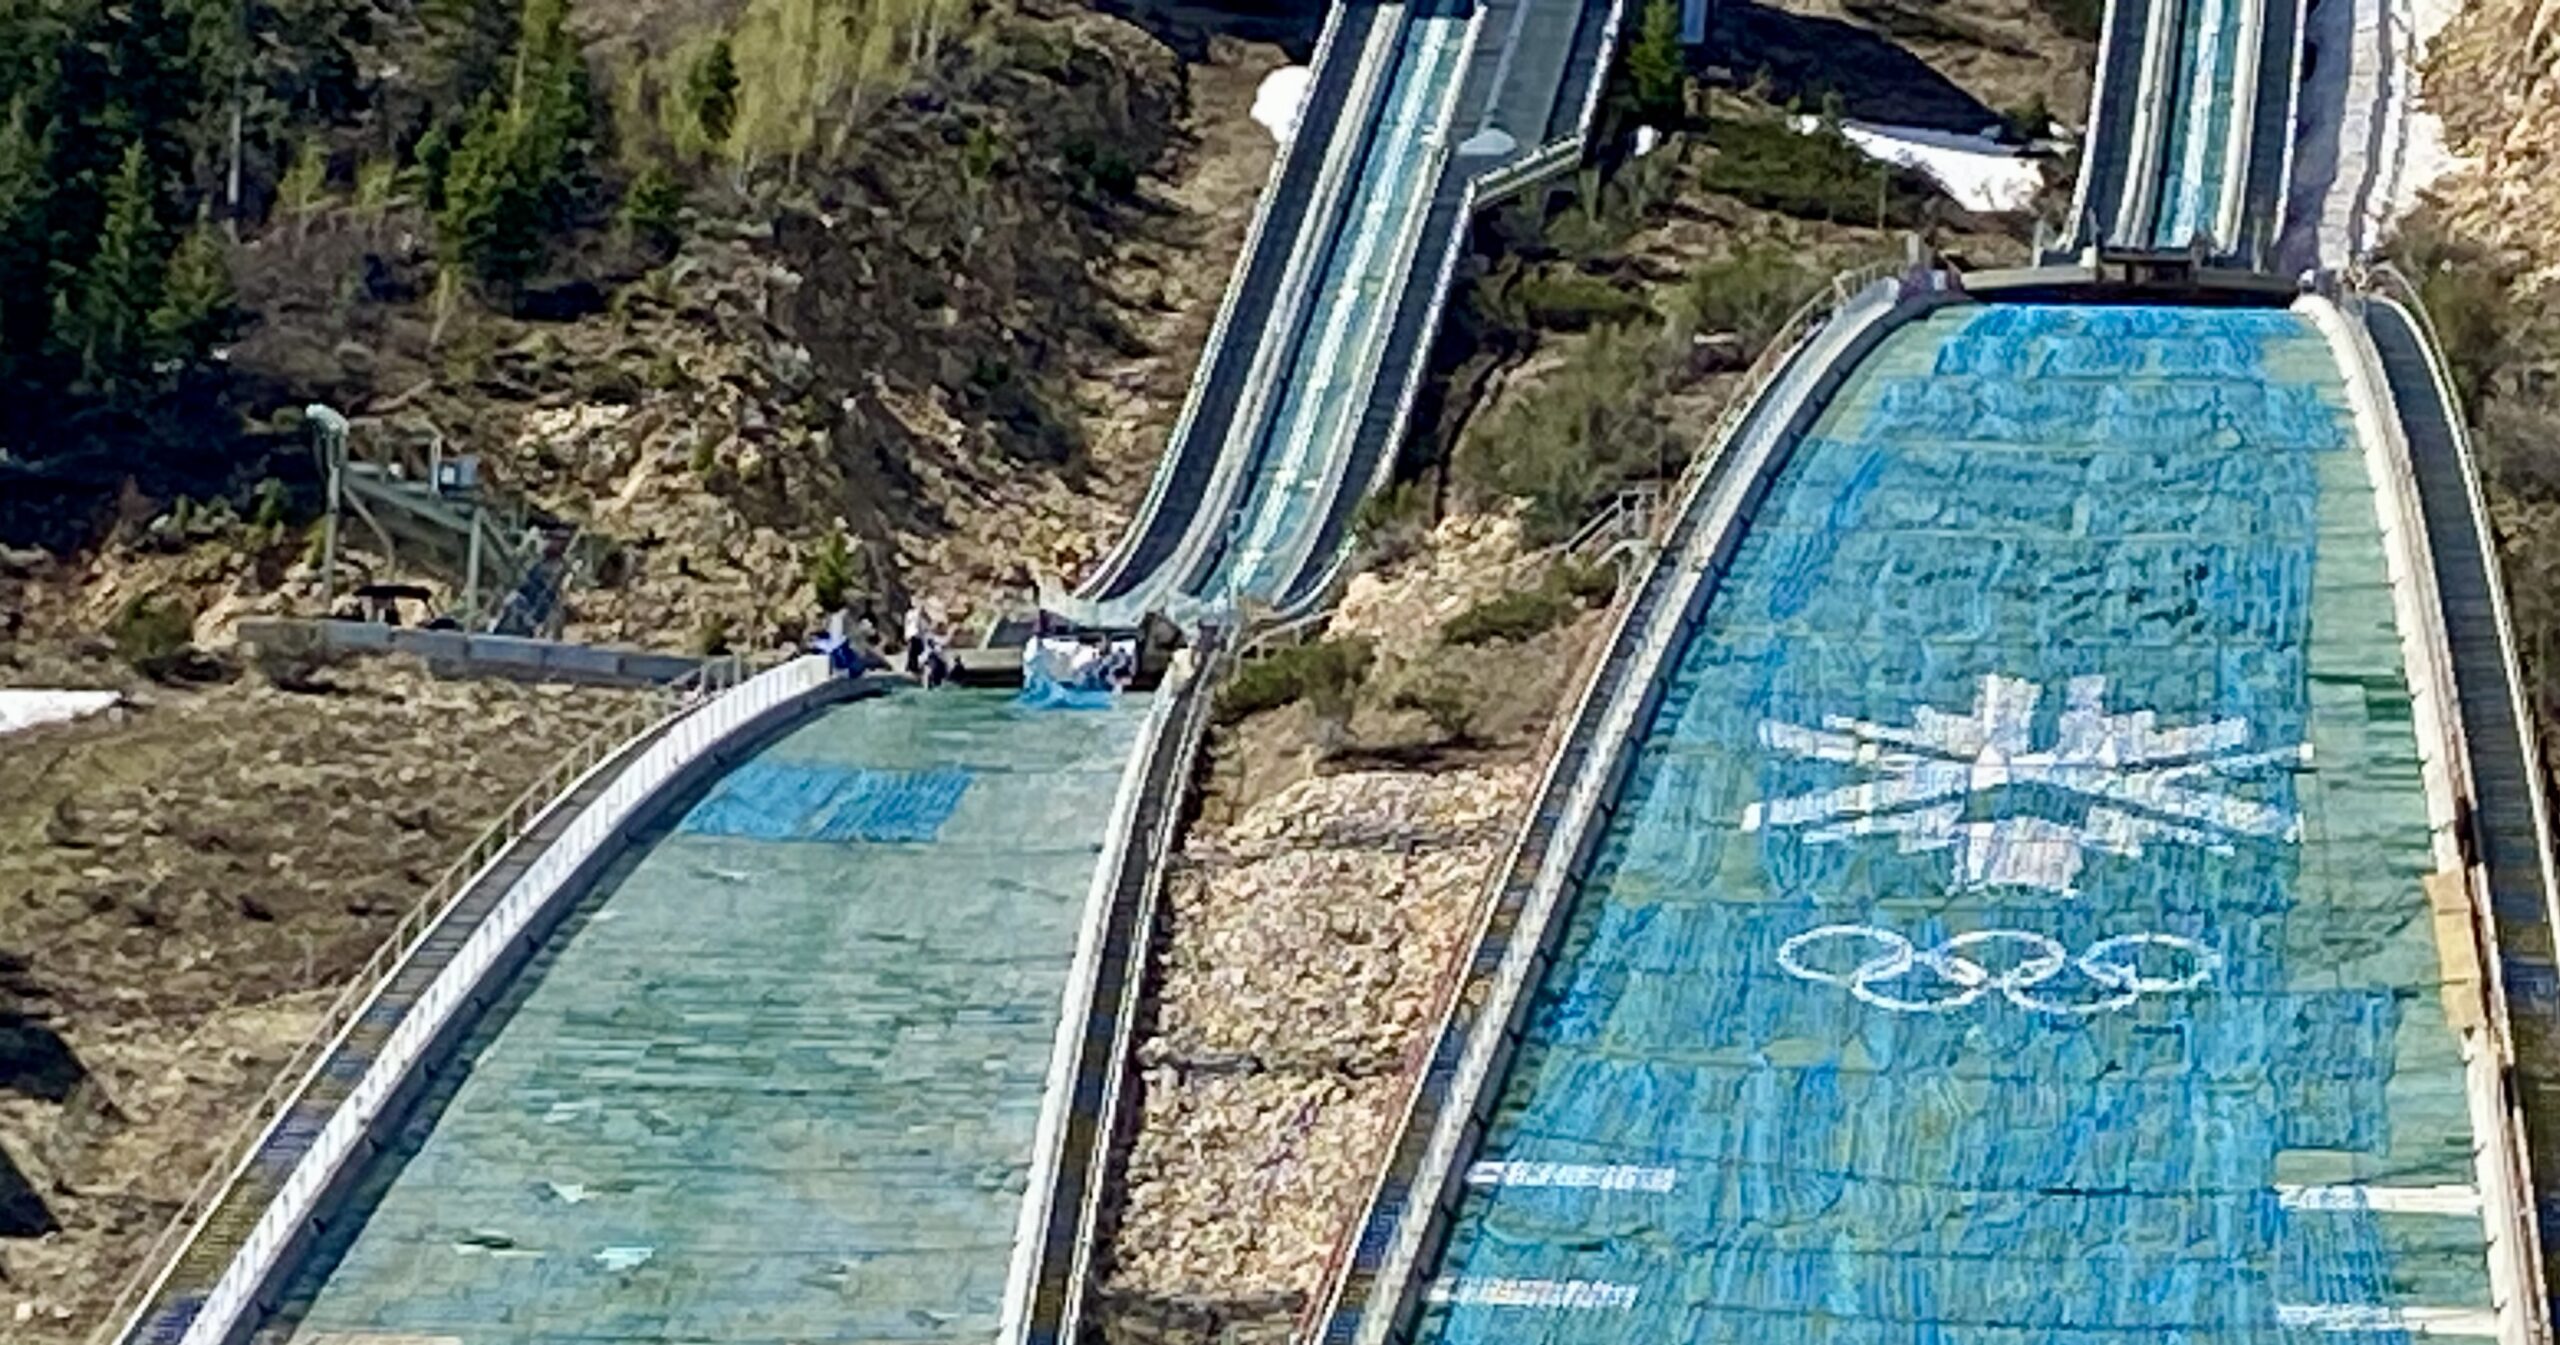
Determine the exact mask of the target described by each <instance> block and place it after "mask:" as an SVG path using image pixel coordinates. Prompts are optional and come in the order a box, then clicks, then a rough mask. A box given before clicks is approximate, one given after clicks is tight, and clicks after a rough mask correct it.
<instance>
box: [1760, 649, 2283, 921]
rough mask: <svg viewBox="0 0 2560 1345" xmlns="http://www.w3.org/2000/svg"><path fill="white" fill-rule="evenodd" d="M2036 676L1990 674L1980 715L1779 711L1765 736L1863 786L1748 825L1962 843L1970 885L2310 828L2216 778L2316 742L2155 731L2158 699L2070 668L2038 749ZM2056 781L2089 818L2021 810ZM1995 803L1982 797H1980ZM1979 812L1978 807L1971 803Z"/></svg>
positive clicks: (1794, 803)
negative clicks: (2048, 737)
mask: <svg viewBox="0 0 2560 1345" xmlns="http://www.w3.org/2000/svg"><path fill="white" fill-rule="evenodd" d="M2039 694H2040V689H2039V688H2038V687H2037V686H2036V684H2035V683H2033V682H2029V681H2025V680H2022V679H2020V678H2015V677H2003V676H2001V675H1999V674H1997V673H1994V674H1992V675H1990V676H1988V677H1985V678H1983V679H1982V690H1981V692H1980V694H1979V695H1977V696H1976V697H1975V698H1974V702H1973V713H1971V714H1949V713H1947V712H1945V711H1943V710H1934V709H1930V708H1928V707H1926V706H1923V707H1921V708H1920V709H1919V711H1918V712H1917V713H1915V714H1914V715H1913V717H1912V725H1911V727H1910V728H1907V729H1903V728H1894V727H1891V726H1888V725H1884V724H1874V723H1869V722H1867V721H1865V720H1859V719H1850V718H1848V717H1846V716H1842V715H1832V716H1828V717H1826V718H1825V719H1824V720H1823V721H1822V727H1821V728H1819V729H1815V728H1807V727H1805V726H1803V725H1799V724H1786V723H1780V722H1778V721H1776V720H1770V721H1767V722H1765V723H1763V724H1762V725H1761V726H1760V741H1761V742H1762V743H1763V744H1765V745H1767V746H1768V747H1770V748H1772V749H1774V750H1776V751H1780V752H1784V753H1786V754H1788V755H1790V756H1794V757H1798V758H1804V759H1809V760H1814V761H1834V762H1839V763H1841V764H1842V765H1846V766H1852V767H1855V768H1857V769H1858V770H1860V771H1863V772H1865V773H1866V774H1867V775H1868V776H1869V778H1868V779H1867V780H1865V781H1863V782H1861V783H1858V784H1853V785H1845V786H1842V787H1840V788H1837V789H1825V790H1818V791H1816V792H1813V793H1809V794H1799V795H1796V796H1794V797H1792V798H1783V799H1778V800H1775V801H1773V802H1769V803H1765V804H1763V803H1755V804H1752V805H1751V806H1750V807H1749V808H1748V809H1746V810H1744V812H1743V814H1742V828H1743V830H1745V831H1757V830H1759V829H1760V828H1762V827H1764V826H1766V827H1802V828H1806V830H1805V831H1804V838H1805V839H1806V840H1807V841H1811V842H1832V841H1845V840H1849V839H1851V838H1853V837H1858V836H1876V835H1892V836H1898V837H1900V838H1901V842H1902V849H1903V851H1904V852H1906V853H1910V852H1916V851H1923V850H1942V849H1950V848H1952V849H1953V850H1954V851H1955V856H1954V858H1955V862H1956V880H1957V884H1958V885H1959V886H1962V887H1979V886H1985V885H1989V884H1995V883H2003V884H2020V885H2024V886H2029V887H2040V888H2045V889H2048V890H2050V891H2055V892H2062V893H2068V892H2070V891H2071V890H2072V883H2073V882H2074V881H2075V880H2076V879H2077V878H2078V876H2079V873H2080V863H2081V859H2082V856H2083V855H2084V854H2085V853H2086V852H2088V851H2092V850H2095V851H2100V852H2103V853H2106V854H2111V855H2123V856H2128V857H2131V856H2138V855H2140V854H2141V853H2142V847H2143V846H2144V845H2145V844H2146V843H2149V842H2153V841H2161V842H2177V843H2180V844H2184V845H2194V846H2201V847H2204V848H2206V849H2209V850H2212V851H2214V852H2215V853H2218V854H2229V853H2231V850H2232V844H2231V843H2232V839H2233V838H2234V837H2239V836H2250V837H2259V838H2276V839H2281V840H2284V841H2288V842H2290V841H2294V840H2298V839H2300V836H2301V822H2300V820H2299V819H2298V818H2296V817H2295V816H2294V815H2293V814H2292V813H2290V812H2288V811H2286V810H2284V809H2282V808H2279V807H2277V806H2275V805H2274V804H2270V803H2262V802H2258V801H2256V800H2253V799H2247V798H2242V797H2239V796H2237V795H2234V794H2231V793H2229V792H2226V791H2224V790H2221V789H2218V788H2215V787H2214V785H2215V781H2216V780H2217V778H2219V777H2229V776H2235V775H2243V774H2252V773H2257V772H2262V771H2264V770H2265V769H2266V768H2267V767H2269V766H2274V765H2279V764H2285V763H2292V762H2301V763H2305V764H2307V763H2309V761H2310V760H2311V744H2309V743H2301V744H2297V745H2295V746H2291V747H2283V748H2278V749H2275V750H2272V751H2256V752H2250V751H2243V750H2241V749H2243V748H2245V747H2247V746H2248V743H2249V721H2248V720H2246V719H2239V718H2232V719H2216V720H2212V721H2210V722H2208V723H2203V724H2196V725H2192V726H2189V727H2184V728H2167V729H2164V728H2160V727H2158V724H2157V722H2156V721H2157V718H2158V716H2157V715H2156V713H2155V712H2153V711H2150V710H2137V711H2134V712H2132V713H2129V714H2109V713H2107V711H2106V694H2107V679H2106V678H2104V677H2075V678H2073V679H2071V682H2070V684H2069V686H2068V689H2067V690H2066V692H2065V695H2066V696H2067V697H2068V699H2067V701H2066V703H2065V705H2064V707H2063V711H2062V715H2061V719H2060V722H2059V723H2058V724H2057V725H2056V726H2055V731H2054V741H2053V745H2052V746H2051V747H2049V748H2046V749H2044V750H2042V751H2035V750H2030V749H2031V747H2032V743H2031V742H2030V738H2029V731H2030V726H2031V725H2032V723H2033V722H2034V715H2035V707H2036V700H2037V697H2038V696H2039ZM2045 791H2053V792H2060V793H2064V794H2069V795H2074V796H2076V797H2078V798H2080V799H2082V800H2085V801H2086V802H2087V806H2088V812H2087V815H2086V817H2085V818H2084V819H2083V820H2082V821H2081V823H2080V824H2079V825H2078V826H2076V827H2075V826H2071V825H2068V824H2066V823H2062V822H2057V821H2054V820H2052V819H2050V818H2046V817H2039V816H2036V815H2034V814H2032V813H2028V812H2023V811H2019V810H2018V808H2019V805H2020V804H2022V803H2023V802H2024V801H2025V799H2026V798H2027V796H2028V795H2030V794H2032V793H2035V792H2045ZM1976 799H1982V800H1984V803H1985V805H1986V806H1984V807H1982V808H1976V807H1974V805H1973V801H1974V800H1976ZM1969 814H1970V815H1969Z"/></svg>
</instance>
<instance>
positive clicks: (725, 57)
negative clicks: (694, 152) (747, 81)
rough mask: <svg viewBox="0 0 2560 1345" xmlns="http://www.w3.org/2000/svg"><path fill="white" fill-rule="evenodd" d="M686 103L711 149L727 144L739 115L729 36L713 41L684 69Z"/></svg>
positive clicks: (733, 59)
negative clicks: (686, 69)
mask: <svg viewBox="0 0 2560 1345" xmlns="http://www.w3.org/2000/svg"><path fill="white" fill-rule="evenodd" d="M685 102H686V104H687V105H689V106H690V107H691V108H692V109H693V120H694V124H695V125H696V126H699V127H700V128H701V129H702V138H703V139H704V140H705V141H707V142H708V143H709V144H710V145H711V146H712V147H713V148H714V149H717V148H719V147H720V146H722V145H725V144H728V143H729V131H730V129H731V127H733V126H734V125H736V123H737V118H738V63H737V59H736V57H735V56H733V55H732V54H731V52H730V50H729V39H727V38H725V37H723V38H719V39H716V40H714V41H713V42H712V44H711V45H710V46H709V47H708V48H706V49H705V50H704V51H703V53H702V55H701V57H700V58H698V59H696V60H695V61H694V63H693V68H692V69H691V70H688V71H686V72H685Z"/></svg>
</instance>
